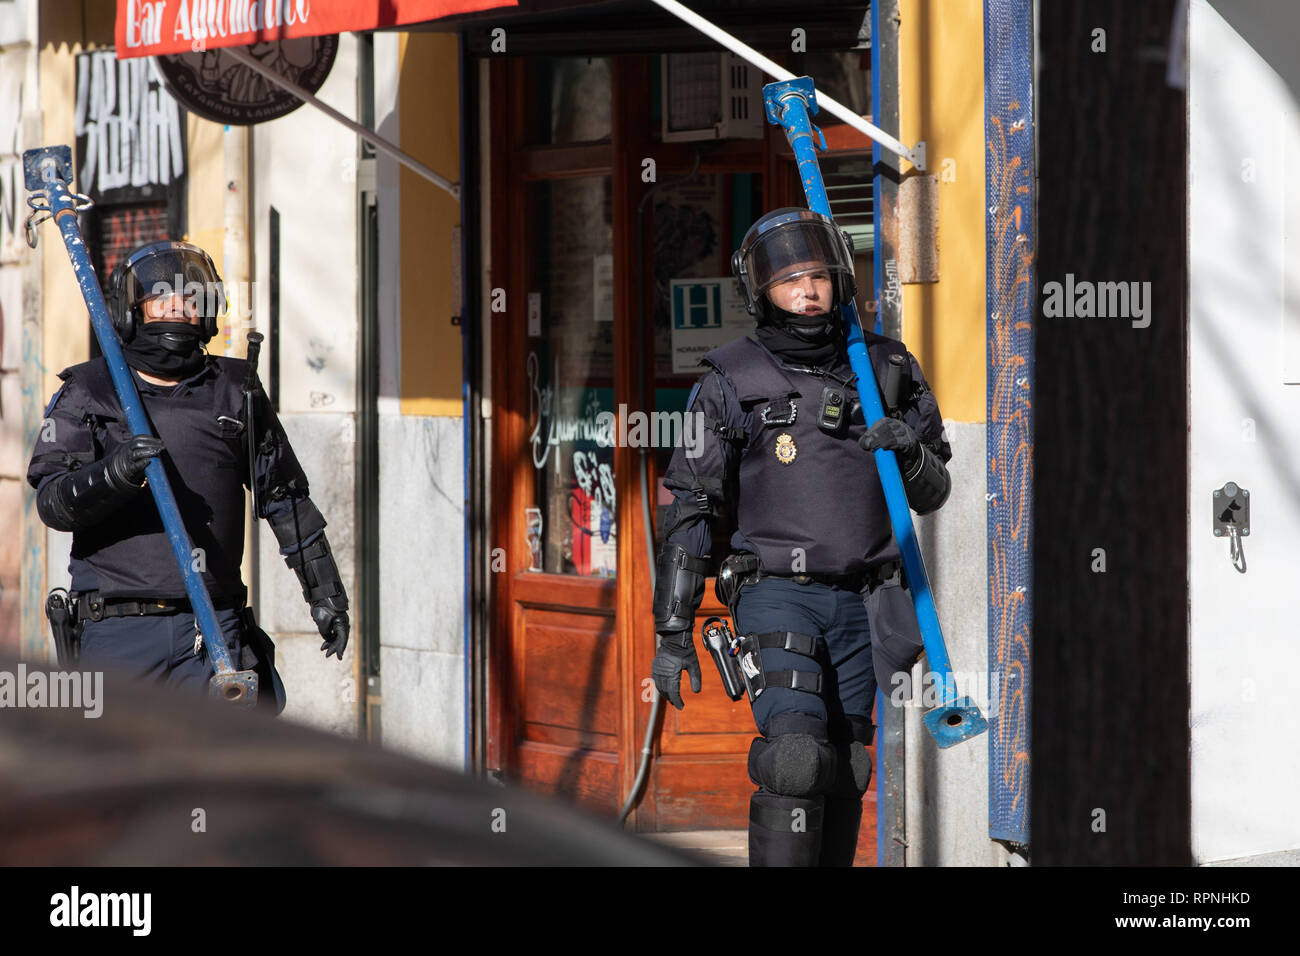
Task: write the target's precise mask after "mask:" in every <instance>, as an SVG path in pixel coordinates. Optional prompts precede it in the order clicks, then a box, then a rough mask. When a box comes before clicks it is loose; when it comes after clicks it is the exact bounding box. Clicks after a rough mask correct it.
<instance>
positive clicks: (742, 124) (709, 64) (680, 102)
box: [659, 53, 763, 143]
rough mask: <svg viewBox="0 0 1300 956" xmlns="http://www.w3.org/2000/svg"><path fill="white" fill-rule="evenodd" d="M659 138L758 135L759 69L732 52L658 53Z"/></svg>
mask: <svg viewBox="0 0 1300 956" xmlns="http://www.w3.org/2000/svg"><path fill="white" fill-rule="evenodd" d="M659 65H660V69H659V73H660V76H661V90H662V97H661V100H660V112H661V113H662V114H663V120H662V123H663V141H664V142H665V143H681V142H687V141H690V140H698V139H762V138H763V74H762V71H760V70H759V69H757V68H756V67H753V66H750V65H749V64H748V63H747V62H745V61H744V60H742V59H741V58H740V57H738V56H736V55H735V54H734V53H665V54H663V55H662V56H661V57H660V58H659Z"/></svg>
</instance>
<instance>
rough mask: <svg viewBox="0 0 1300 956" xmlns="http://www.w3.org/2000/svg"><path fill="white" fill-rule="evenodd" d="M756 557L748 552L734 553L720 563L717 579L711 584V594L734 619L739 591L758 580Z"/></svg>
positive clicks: (757, 561)
mask: <svg viewBox="0 0 1300 956" xmlns="http://www.w3.org/2000/svg"><path fill="white" fill-rule="evenodd" d="M758 566H759V560H758V555H756V554H752V553H750V552H748V551H735V552H733V553H731V554H729V555H728V556H727V557H726V558H724V559H723V561H722V566H721V567H720V568H718V577H717V579H716V580H715V581H714V582H713V593H714V595H715V596H716V597H717V599H718V600H719V601H720V602H721V603H722V605H723V606H724V607H725V608H726V609H727V612H728V613H729V614H730V615H731V619H732V620H733V621H734V620H735V619H736V601H737V599H738V598H739V597H740V591H741V589H742V588H743V587H744V586H745V585H747V584H751V583H753V582H754V581H756V580H757V579H758V574H759V570H758Z"/></svg>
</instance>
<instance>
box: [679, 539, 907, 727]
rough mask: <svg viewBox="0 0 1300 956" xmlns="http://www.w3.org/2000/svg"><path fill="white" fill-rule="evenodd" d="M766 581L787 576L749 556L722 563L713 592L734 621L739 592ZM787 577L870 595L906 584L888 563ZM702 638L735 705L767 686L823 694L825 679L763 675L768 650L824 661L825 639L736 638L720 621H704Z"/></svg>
mask: <svg viewBox="0 0 1300 956" xmlns="http://www.w3.org/2000/svg"><path fill="white" fill-rule="evenodd" d="M764 576H767V577H786V575H767V574H765V572H763V571H762V570H760V568H759V559H758V555H756V554H751V553H749V552H747V551H740V552H737V553H735V554H732V555H729V556H728V557H727V558H726V559H725V560H724V561H723V562H722V566H721V568H720V569H719V570H718V578H717V581H716V582H715V585H714V591H715V593H716V595H717V597H718V600H719V601H721V602H722V603H723V604H725V605H726V607H727V610H728V612H729V613H730V614H731V619H732V620H733V621H734V620H735V619H736V602H737V600H738V598H739V596H740V592H741V590H742V589H743V588H744V587H745V586H746V585H748V584H752V583H753V582H755V581H757V580H759V579H760V578H762V577H764ZM789 577H790V578H791V579H792V580H794V581H795V582H797V583H798V584H802V585H807V584H811V583H812V582H814V581H816V582H819V583H822V584H829V585H834V586H838V587H843V588H848V589H851V590H854V591H858V592H866V593H868V594H869V593H871V592H873V591H875V590H876V588H878V587H880V586H881V585H883V584H890V583H894V582H898V583H902V582H903V566H902V563H901V562H899V561H886V562H884V563H883V564H878V565H876V566H875V567H873V568H868V569H867V570H865V571H861V572H858V573H855V574H842V575H833V574H796V575H790V576H789ZM701 634H702V635H703V637H704V643H705V646H706V647H708V649H709V654H710V655H711V656H712V657H713V663H714V664H715V665H716V666H717V668H718V674H719V675H720V676H721V677H722V686H723V688H724V689H725V690H726V692H727V696H728V697H730V698H731V699H732V700H740V698H741V697H742V696H744V695H748V697H749V700H750V703H753V702H754V701H755V700H756V699H757V698H758V697H759V695H760V694H762V693H763V691H764V690H766V689H768V688H769V687H786V688H789V689H791V690H800V691H805V692H807V693H810V694H818V695H820V694H821V692H822V675H821V674H818V673H816V672H815V671H801V670H783V671H765V670H764V669H763V654H762V652H763V649H764V648H778V649H780V650H783V651H789V652H791V653H794V654H801V655H803V656H804V657H810V658H817V657H821V656H824V652H825V648H826V645H825V641H824V640H823V639H822V638H821V637H816V636H814V635H811V634H799V633H797V632H795V631H769V632H767V633H765V634H742V635H740V636H737V635H735V634H734V633H733V632H732V630H731V628H730V627H729V626H728V625H727V622H726V621H724V620H723V619H722V618H720V617H711V618H709V619H708V620H707V621H705V622H704V627H703V628H701Z"/></svg>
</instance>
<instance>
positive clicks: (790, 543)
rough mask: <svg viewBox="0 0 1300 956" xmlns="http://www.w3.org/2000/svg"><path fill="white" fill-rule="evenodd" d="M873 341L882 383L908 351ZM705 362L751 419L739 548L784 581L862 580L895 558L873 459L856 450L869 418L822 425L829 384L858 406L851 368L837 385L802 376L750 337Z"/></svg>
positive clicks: (842, 371) (739, 506)
mask: <svg viewBox="0 0 1300 956" xmlns="http://www.w3.org/2000/svg"><path fill="white" fill-rule="evenodd" d="M866 338H867V353H868V355H869V356H870V359H871V365H872V368H873V370H874V371H875V374H876V378H877V382H878V383H883V382H884V378H885V369H886V368H887V365H888V361H889V356H890V355H891V354H899V355H903V356H906V354H907V350H906V348H905V347H904V346H903V344H902V343H901V342H897V341H895V340H893V339H887V338H883V337H881V336H877V335H870V334H868V335H867V337H866ZM701 361H702V362H704V363H706V364H708V365H711V366H712V367H713V368H716V369H717V370H718V371H719V372H721V373H722V374H723V375H724V376H726V377H727V379H728V380H730V382H731V383H732V385H733V386H734V388H735V390H736V396H737V398H738V399H739V400H740V403H741V407H742V409H743V410H744V412H745V416H746V426H745V427H746V431H747V432H748V439H747V441H746V443H745V447H744V452H743V454H742V456H741V459H740V474H739V491H738V499H737V503H736V521H737V529H738V533H737V536H736V538H735V539H734V543H735V544H737V545H738V546H740V547H744V548H747V549H749V550H752V551H754V552H756V553H757V554H758V556H759V559H760V561H761V562H762V568H763V570H765V571H767V572H768V573H770V574H777V575H790V574H799V573H806V574H836V575H838V574H855V573H857V572H860V571H863V570H865V569H866V568H869V567H874V566H875V565H877V564H880V563H881V562H884V561H889V560H891V559H894V558H897V557H898V547H897V545H896V544H895V543H894V539H893V531H892V528H891V525H890V522H889V513H888V510H887V509H886V506H885V496H884V491H883V489H882V488H881V486H880V477H879V475H878V474H877V473H876V463H875V457H874V456H873V455H871V454H868V453H867V452H865V451H863V450H862V448H861V447H860V446H859V445H858V439H860V438H861V437H862V436H863V435H864V434H866V430H867V429H866V424H865V422H864V421H863V417H862V415H861V414H860V413H859V414H857V415H854V416H851V417H850V419H849V420H848V421H847V422H846V423H845V424H844V425H843V426H841V428H840V430H839V432H838V433H837V434H830V433H828V432H826V431H824V430H823V429H821V428H820V427H818V419H819V415H820V412H821V401H822V389H823V388H824V387H825V386H826V385H837V386H839V387H841V388H844V391H845V404H846V408H851V407H853V405H854V403H855V402H856V401H857V400H858V393H857V388H856V387H855V385H856V380H855V379H854V378H853V372H852V369H851V368H850V367H849V366H848V364H847V362H842V363H841V364H840V365H839V366H838V367H837V368H836V369H834V373H835V375H837V376H838V379H837V378H835V377H825V376H823V375H818V374H815V373H811V372H805V371H799V370H798V369H797V368H792V367H791V364H787V363H783V362H782V361H781V360H780V359H779V358H778V357H777V356H774V355H773V354H772V353H771V352H769V351H768V350H767V349H766V348H764V347H763V346H762V345H760V344H759V343H758V342H757V341H756V340H754V339H753V338H751V337H749V336H746V337H744V338H740V339H736V340H735V341H733V342H730V343H728V344H727V345H724V346H722V347H721V348H717V349H714V350H713V351H711V352H708V353H707V354H705V355H704V356H703V358H702V359H701ZM842 379H849V380H850V383H849V384H847V385H845V384H844V383H843V382H842V381H841V380H842ZM881 387H882V388H883V384H881ZM846 415H847V412H846ZM795 549H801V550H795Z"/></svg>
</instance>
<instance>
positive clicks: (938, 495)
mask: <svg viewBox="0 0 1300 956" xmlns="http://www.w3.org/2000/svg"><path fill="white" fill-rule="evenodd" d="M917 447H918V448H919V449H920V451H921V454H920V455H918V456H917V458H916V461H914V462H913V463H912V464H911V465H910V467H909V468H908V470H907V474H906V475H905V476H904V478H903V490H904V491H906V492H907V503H908V504H910V505H911V506H912V510H913V511H915V512H916V513H917V514H919V515H928V514H930V513H931V512H932V511H938V510H939V509H940V508H941V507H943V503H944V502H945V501H947V500H948V493H949V492H950V491H951V490H952V478H951V476H949V474H948V469H947V467H946V466H945V465H944V463H943V461H942V459H940V458H939V456H938V455H936V454H935V453H934V452H933V451H931V450H930V448H929V447H928V446H927V445H926V444H925V442H917Z"/></svg>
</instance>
